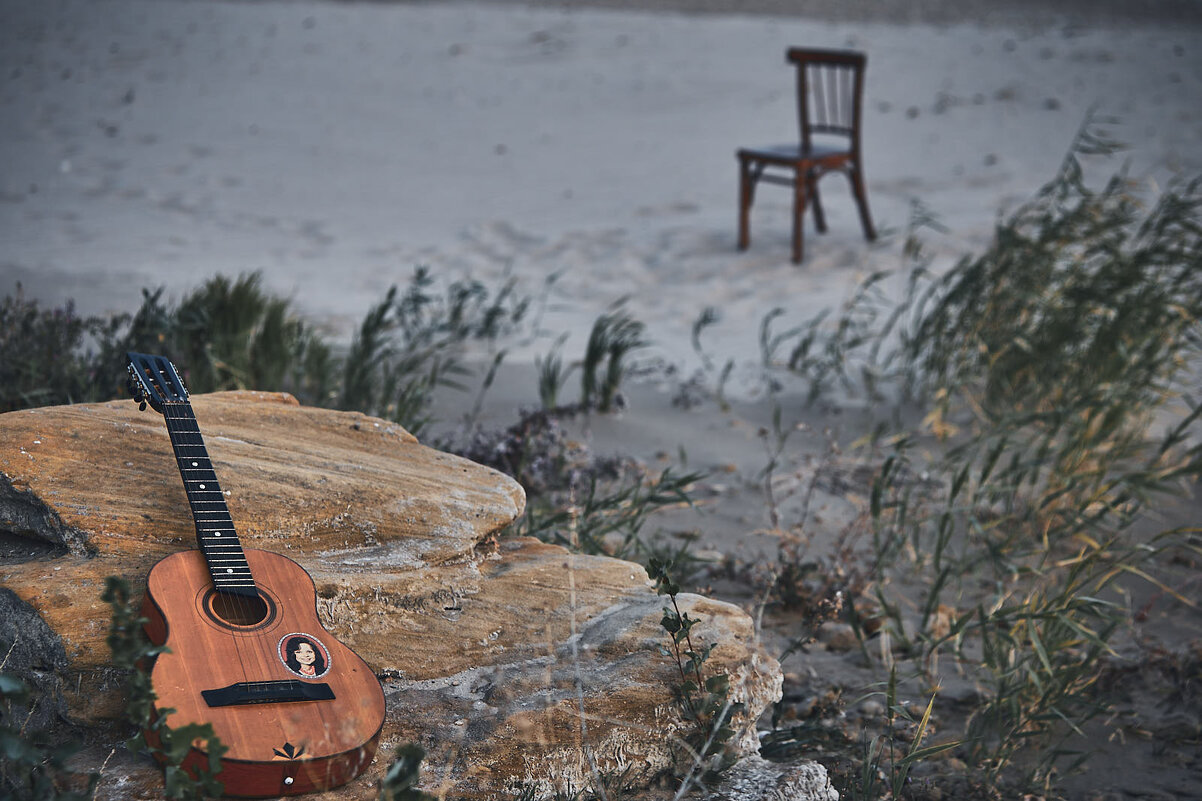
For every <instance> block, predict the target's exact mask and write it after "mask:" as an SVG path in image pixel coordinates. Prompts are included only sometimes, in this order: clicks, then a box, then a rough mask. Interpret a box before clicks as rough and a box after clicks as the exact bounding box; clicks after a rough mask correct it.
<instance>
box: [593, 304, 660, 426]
mask: <svg viewBox="0 0 1202 801" xmlns="http://www.w3.org/2000/svg"><path fill="white" fill-rule="evenodd" d="M643 331H644V326H643V324H642V323H641V322H639V321H638V320H635V319H634V318H633V317H631V316H630V315H629V314H628V313H627V312H625V311H623V310H622V309H621V308H618V309H616V310H615V311H612V312H606V313H605V314H602V315H601V316H600V317H598V318H597V319H596V321H595V322H594V323H593V328H592V331H591V332H590V333H589V338H588V344H587V345H586V346H585V351H584V361H583V364H582V370H581V379H580V405H581V406H583V407H584V408H586V409H596V410H597V411H599V412H608V411H612V410H613V408H614V403H615V400H616V398H617V394H618V388H619V387H620V386H621V384H622V380H623V379H624V378H626V376H627V373H628V372H629V365H628V364H627V363H626V358H627V357H628V356H629V355H630V354H631V353H632V352H634V351H636V350H638V349H639V348H643V347H646V346H647V342H646V340H644V339H643Z"/></svg>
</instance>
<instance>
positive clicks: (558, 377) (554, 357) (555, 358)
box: [534, 334, 575, 409]
mask: <svg viewBox="0 0 1202 801" xmlns="http://www.w3.org/2000/svg"><path fill="white" fill-rule="evenodd" d="M566 338H567V335H566V334H563V335H561V336H560V337H559V338H558V339H556V340H555V344H554V345H552V346H551V352H550V353H548V354H547V355H546V357H536V358H535V360H534V366H535V368H536V369H537V370H538V399H539V402H540V403H541V404H542V407H543V408H544V409H554V408H556V407H558V406H559V391H560V390H561V389H563V385H564V384H565V383H567V380H568V377H569V376H570V375H571V374H572V370H574V369H575V365H570V366H568V367H567V368H565V367H564V364H563V357H562V356H561V355H560V352H559V349H560V348H561V347H562V346H563V343H564V340H565V339H566Z"/></svg>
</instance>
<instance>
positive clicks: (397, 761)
mask: <svg viewBox="0 0 1202 801" xmlns="http://www.w3.org/2000/svg"><path fill="white" fill-rule="evenodd" d="M425 758H426V752H425V750H424V749H423V748H422V747H421V746H420V745H416V744H414V743H405V744H403V745H398V746H397V749H396V752H395V753H394V754H393V757H392V762H391V763H390V764H389V765H388V770H386V771H385V772H384V776H383V777H382V778H381V779H380V793H379V796H378V799H379V801H434V796H432V795H430V794H429V793H424V792H422V791H421V790H419V789H418V786H417V783H418V779H419V778H420V777H419V773H420V771H421V765H422V760H423V759H425Z"/></svg>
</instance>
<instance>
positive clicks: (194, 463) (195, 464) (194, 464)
mask: <svg viewBox="0 0 1202 801" xmlns="http://www.w3.org/2000/svg"><path fill="white" fill-rule="evenodd" d="M198 464H200V463H199V462H193V463H192V466H193V467H196V466H197V465H198Z"/></svg>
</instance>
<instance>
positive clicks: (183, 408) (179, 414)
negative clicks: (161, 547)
mask: <svg viewBox="0 0 1202 801" xmlns="http://www.w3.org/2000/svg"><path fill="white" fill-rule="evenodd" d="M167 409H172V410H173V411H175V412H176V414H175V415H174V416H173V415H171V414H168V413H167V411H166V410H167ZM163 416H164V418H165V419H166V420H167V427H168V431H169V432H170V433H172V434H174V436H172V438H171V440H172V447H173V450H175V455H176V461H177V463H178V466H179V468H180V476H181V478H182V479H183V482H184V491H185V492H186V493H187V495H188V500H189V507H190V508H191V510H192V512H193V515H192V517H193V522H194V523H195V524H196V528H197V539H198V542H197V544H198V545H199V546H200V550H201V554H202V556H203V557H204V559H205V566H206V568H207V569H208V572H209V579H210V581H211V582H212V584H213V589H214V591H215V592H221V590H220V589H219V588H218V586H217V582H216V576H215V575H214V568H213V564H212V562H211V561H210V559H209V555H208V552H207V551H206V550H205V548H204V540H203V538H202V535H201V532H202V531H203V530H204V529H203V526H202V525H201V521H200V520H199V519H198V518H197V514H196V513H197V512H198V511H199V509H200V507H199V506H198V505H197V504H196V503H193V501H197V502H200V501H201V499H200V498H199V497H195V494H196V490H195V489H193V487H192V485H191V484H190V483H189V480H188V477H187V473H186V472H185V471H186V470H189V469H200V466H199V463H198V465H197V468H190V467H186V465H187V464H188V462H193V461H197V462H198V460H200V459H204V461H205V462H207V466H208V473H209V474H211V475H212V476H213V477H214V478H215V477H216V472H215V471H214V470H213V469H212V459H211V458H210V457H209V454H208V449H207V448H206V447H205V446H204V439H203V437H202V436H201V434H200V427H199V424H197V423H196V415H195V414H194V413H193V412H192V408H191V404H189V403H188V402H187V401H183V402H176V403H172V404H165V405H164V413H163ZM189 418H190V419H189ZM188 422H192V423H193V424H194V425H195V428H196V430H195V431H190V430H187V429H186V428H185V427H184V424H186V423H188ZM172 423H174V424H175V425H174V426H172ZM184 437H195V438H196V442H185V441H184ZM177 441H178V442H177ZM183 447H199V449H200V453H199V454H195V455H193V454H185V453H183V452H182V450H181V448H183ZM213 483H214V486H215V487H219V486H220V484H219V482H217V481H215V480H214V482H213ZM222 506H225V504H224V502H223V503H222ZM226 511H227V514H228V507H227V509H226ZM222 522H223V521H218V525H220V524H221V523H222ZM230 522H231V525H232V516H231V517H230ZM231 531H232V528H231ZM214 533H216V531H215V530H214ZM233 544H239V545H240V543H239V542H238V541H237V537H236V535H235V537H234V538H233ZM243 556H244V557H245V555H243ZM249 572H250V570H249V565H248V569H247V573H248V574H249ZM233 605H234V613H235V614H236V615H239V616H242V619H246V618H247V617H249V616H250V613H251V608H250V604H249V602H248V601H245V600H244V597H243V596H241V595H238V594H234V598H233ZM226 636H228V637H229V638H230V641H231V644H232V646H233V651H234V654H235V655H236V656H237V658H238V668H239V671H240V672H241V674H242V679H243V681H244V682H249V681H250V675H249V670H248V668H247V661H248V660H247V657H248V656H250V655H249V654H244V653H243V648H242V643H241V642H240V641H241V640H242V639H243V638H241V637H239V636H238V635H237V633H236V632H235V631H233V630H230V631H229V632H228V633H227V635H226ZM263 655H265V654H263ZM268 664H270V663H268ZM213 689H216V688H213Z"/></svg>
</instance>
